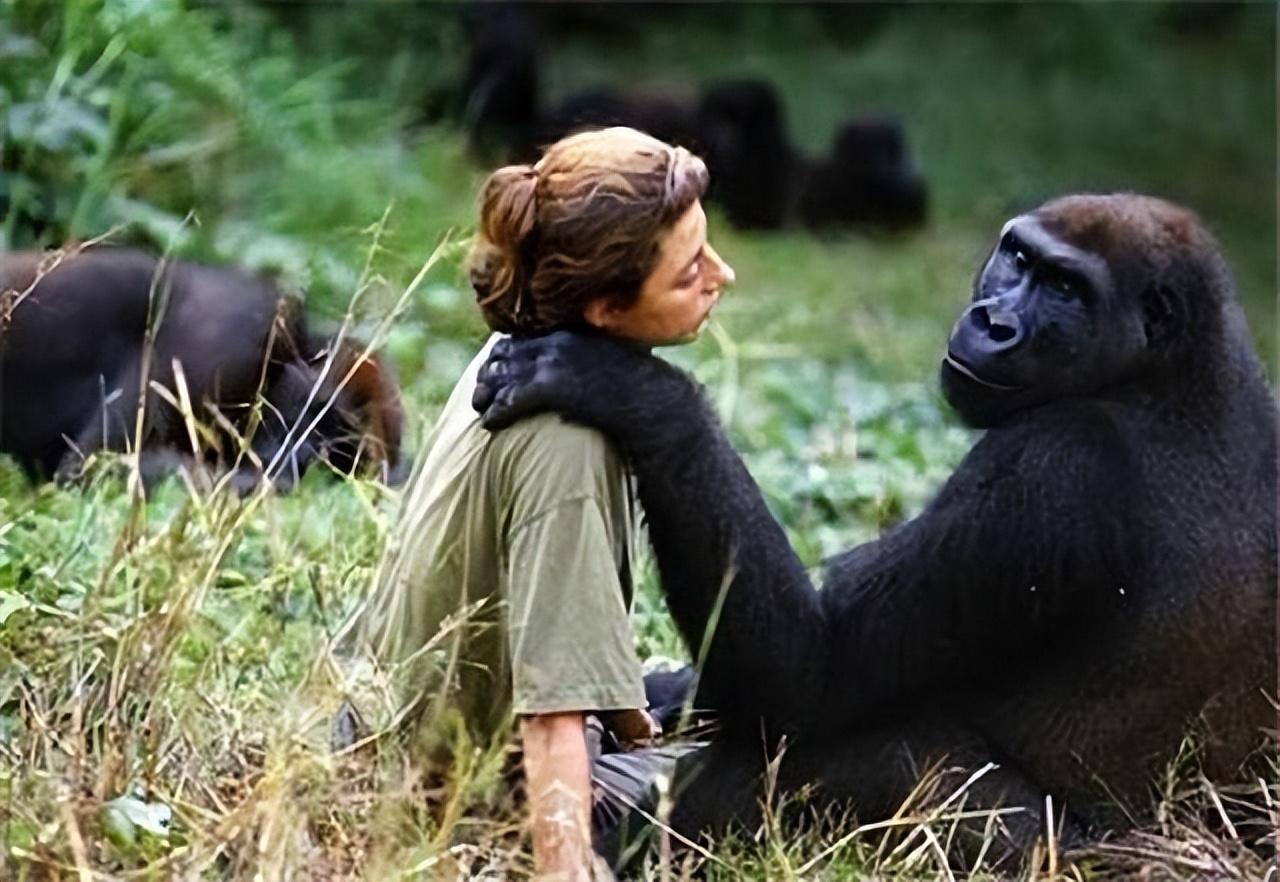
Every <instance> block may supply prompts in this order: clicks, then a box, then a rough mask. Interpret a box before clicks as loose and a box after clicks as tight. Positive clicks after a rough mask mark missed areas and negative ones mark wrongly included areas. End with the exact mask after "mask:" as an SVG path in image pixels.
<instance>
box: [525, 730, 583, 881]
mask: <svg viewBox="0 0 1280 882" xmlns="http://www.w3.org/2000/svg"><path fill="white" fill-rule="evenodd" d="M520 738H521V741H522V742H523V746H524V774H525V786H526V788H527V791H528V797H529V819H530V827H531V830H532V834H533V861H534V866H535V868H536V871H537V878H538V879H539V880H545V882H551V880H556V882H580V880H581V882H589V880H591V879H592V878H593V876H592V863H593V860H594V858H593V852H592V850H591V763H590V760H589V759H588V757H587V739H586V732H585V727H584V722H583V715H582V714H581V713H579V712H570V713H558V714H537V715H531V716H523V717H521V718H520Z"/></svg>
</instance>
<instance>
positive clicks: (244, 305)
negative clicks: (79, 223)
mask: <svg viewBox="0 0 1280 882" xmlns="http://www.w3.org/2000/svg"><path fill="white" fill-rule="evenodd" d="M0 292H3V324H0V451H3V452H5V453H8V454H10V455H12V456H13V457H14V458H16V459H17V460H18V462H19V463H20V464H21V465H22V467H23V468H24V469H25V470H26V471H27V473H28V474H29V475H30V476H31V477H32V478H48V477H58V478H59V479H67V478H72V477H75V476H76V475H77V474H78V473H79V471H80V469H81V466H82V462H83V459H84V458H85V457H86V456H88V455H89V454H90V453H92V452H94V451H96V450H102V449H107V450H116V451H124V450H128V449H131V448H133V447H134V445H135V443H136V442H137V441H138V440H139V436H138V435H137V426H138V420H137V418H138V409H139V406H140V403H142V401H143V397H142V389H143V388H146V389H147V393H146V397H145V411H144V419H143V421H142V423H141V436H140V440H141V452H142V454H143V456H142V458H141V460H140V467H141V469H142V472H143V475H144V477H148V478H149V477H155V476H156V475H155V474H153V473H154V472H157V471H163V470H165V469H167V468H168V467H170V466H171V465H172V464H173V463H174V461H175V459H177V460H183V459H185V460H187V461H192V460H194V459H196V458H198V459H200V460H211V461H218V460H221V461H222V462H223V463H230V462H232V461H237V460H238V459H239V455H240V438H241V437H244V438H247V439H248V441H249V453H250V454H251V456H250V457H248V458H247V459H246V460H245V461H244V462H242V463H240V467H239V469H238V470H237V472H236V474H235V475H234V483H235V485H236V486H237V488H238V489H240V490H242V491H244V490H248V489H249V488H251V487H252V486H253V485H254V484H256V482H257V481H258V480H259V477H260V475H261V470H262V469H265V468H267V467H268V466H270V467H271V471H270V477H271V479H272V480H273V482H274V483H275V485H276V486H277V488H279V489H287V488H288V487H289V486H291V485H292V484H293V482H294V481H295V480H296V479H297V477H298V476H299V475H300V474H301V473H302V471H303V470H305V469H306V468H307V466H308V465H309V464H310V462H311V461H312V460H314V459H316V458H317V457H321V458H324V459H326V460H328V461H329V462H330V464H331V465H333V466H334V467H335V468H337V469H339V470H342V471H350V470H352V469H353V468H355V467H357V465H360V466H372V467H374V468H376V469H378V470H379V471H380V472H381V473H382V474H383V475H384V476H386V477H391V476H393V475H394V474H395V473H396V472H397V471H398V469H397V466H398V461H399V453H400V434H401V425H402V422H403V415H402V412H401V405H400V391H399V388H398V387H397V385H396V382H395V378H394V376H393V375H392V373H391V370H390V368H389V367H388V366H387V365H385V364H384V363H383V362H382V361H381V360H380V359H379V358H377V357H376V356H368V357H365V356H364V355H363V350H364V347H363V345H361V344H359V343H357V342H355V341H353V340H350V339H347V340H342V341H340V342H338V343H336V344H329V343H328V342H327V341H325V340H323V339H319V338H317V337H314V336H312V335H311V334H309V333H308V331H307V329H306V325H305V322H304V318H303V315H302V309H301V304H300V303H299V302H298V301H296V300H294V299H291V298H288V297H283V296H281V295H280V294H279V293H278V292H277V291H276V290H275V288H274V287H273V286H271V285H270V284H269V283H267V282H266V281H264V280H262V279H259V278H256V277H254V276H250V275H247V274H245V273H242V272H240V271H238V270H235V269H228V268H222V267H207V266H200V265H198V264H193V263H185V262H181V261H176V262H173V263H162V262H160V261H158V260H156V258H154V257H152V256H151V255H149V254H145V253H142V252H140V251H131V250H126V249H114V248H98V249H93V250H87V251H84V252H81V253H78V254H71V255H67V256H59V255H57V254H56V253H51V254H38V253H13V254H6V255H0ZM175 363H178V364H179V365H180V369H181V377H182V381H183V382H182V383H179V382H178V376H179V374H178V368H176V367H175ZM348 375H349V376H348ZM160 390H163V391H160ZM184 395H185V398H186V399H187V400H188V401H189V406H190V408H191V416H193V417H194V419H195V421H196V422H198V423H200V424H201V426H202V428H198V429H196V430H195V431H194V432H193V431H192V430H191V429H190V428H189V426H188V421H187V419H186V418H185V417H184V416H183V413H182V404H181V402H182V401H183V399H184ZM259 396H260V397H261V400H262V402H263V406H262V407H261V408H260V409H257V408H255V407H254V404H255V401H257V400H258V399H259ZM313 422H314V427H313V428H312V429H311V431H310V432H309V433H306V432H304V429H306V428H307V427H310V426H311V425H312V423H313ZM193 445H194V446H195V447H196V448H198V450H197V449H193ZM253 460H256V461H257V462H256V463H254V462H253Z"/></svg>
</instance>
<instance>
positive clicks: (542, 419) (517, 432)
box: [494, 413, 618, 467]
mask: <svg viewBox="0 0 1280 882" xmlns="http://www.w3.org/2000/svg"><path fill="white" fill-rule="evenodd" d="M494 443H495V444H498V445H499V446H501V447H504V448H506V449H508V450H510V451H511V452H512V453H513V454H515V455H518V456H520V457H522V458H530V457H534V458H538V459H544V460H556V461H563V462H567V463H578V464H579V465H580V466H583V467H585V466H586V465H588V464H591V463H602V464H606V463H612V462H613V461H615V460H617V459H618V452H617V450H616V448H615V447H614V445H613V443H612V442H611V441H610V440H609V439H608V438H606V437H605V436H604V435H603V434H602V433H601V432H600V431H599V430H598V429H593V428H591V427H590V426H583V425H579V424H578V423H571V422H569V421H568V420H566V419H564V417H562V416H560V415H559V414H555V413H540V414H537V415H535V416H531V417H526V418H525V419H523V420H521V421H520V422H518V423H515V424H514V425H512V426H510V427H508V428H506V429H503V430H502V431H501V432H498V433H497V434H496V435H495V437H494Z"/></svg>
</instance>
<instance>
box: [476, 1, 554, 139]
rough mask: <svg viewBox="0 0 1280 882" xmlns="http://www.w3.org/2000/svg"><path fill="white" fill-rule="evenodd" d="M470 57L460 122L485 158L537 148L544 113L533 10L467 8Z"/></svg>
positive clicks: (480, 5) (507, 6)
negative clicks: (541, 117) (540, 122)
mask: <svg viewBox="0 0 1280 882" xmlns="http://www.w3.org/2000/svg"><path fill="white" fill-rule="evenodd" d="M462 24H463V31H464V33H465V34H466V39H467V44H468V46H469V52H468V57H467V67H466V72H465V73H464V74H463V78H462V86H461V89H460V99H459V100H460V103H461V108H460V112H459V117H460V118H461V120H462V125H463V128H464V129H465V130H466V131H467V133H468V136H469V139H470V142H471V149H472V150H473V151H474V152H475V153H477V154H478V155H479V156H481V157H483V158H488V159H492V158H493V157H507V156H511V155H516V154H527V153H528V152H530V150H532V149H535V148H536V143H535V142H536V139H537V133H538V129H539V120H540V111H541V105H540V101H541V90H540V77H539V69H540V65H539V60H538V53H539V51H540V49H539V37H538V28H537V23H536V21H535V20H534V18H533V17H532V15H531V14H530V10H528V9H526V8H524V7H523V6H521V5H520V4H516V3H471V4H467V5H465V6H463V7H462Z"/></svg>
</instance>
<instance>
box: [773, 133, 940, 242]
mask: <svg viewBox="0 0 1280 882" xmlns="http://www.w3.org/2000/svg"><path fill="white" fill-rule="evenodd" d="M927 202H928V196H927V190H926V185H925V181H924V178H923V177H921V175H920V173H919V172H918V171H917V170H916V167H915V162H914V161H913V159H912V157H911V153H910V151H909V150H908V148H907V139H906V133H905V132H904V130H903V128H902V123H901V122H899V121H898V120H896V119H892V118H888V117H867V118H863V119H856V120H852V121H850V122H847V123H845V124H844V125H843V126H842V127H841V128H840V131H839V132H838V133H837V134H836V139H835V145H834V147H833V149H832V152H831V156H830V157H828V158H826V159H823V160H819V161H817V162H814V163H813V164H812V165H811V166H810V168H809V170H808V173H807V175H805V178H804V183H803V188H802V191H801V193H800V198H799V214H800V219H801V221H802V222H803V223H804V224H805V226H808V227H815V228H821V227H831V226H836V225H845V224H874V225H878V226H884V227H889V228H902V227H913V226H919V225H920V224H922V223H924V220H925V215H926V208H927Z"/></svg>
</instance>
